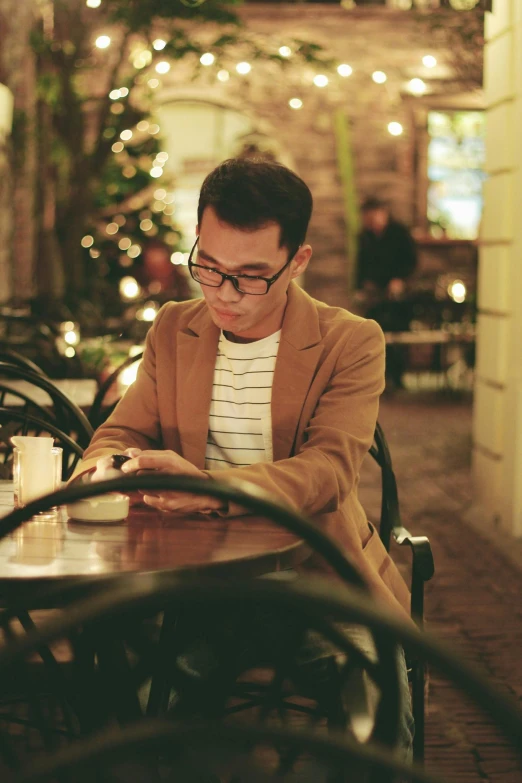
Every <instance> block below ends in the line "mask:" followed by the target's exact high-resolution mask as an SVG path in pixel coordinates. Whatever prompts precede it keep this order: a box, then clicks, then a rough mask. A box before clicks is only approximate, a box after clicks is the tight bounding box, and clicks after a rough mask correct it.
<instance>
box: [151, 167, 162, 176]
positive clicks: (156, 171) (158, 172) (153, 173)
mask: <svg viewBox="0 0 522 783" xmlns="http://www.w3.org/2000/svg"><path fill="white" fill-rule="evenodd" d="M149 174H150V176H151V177H156V178H157V177H161V175H162V174H163V169H162V168H161V166H153V167H152V168H151V170H150V172H149Z"/></svg>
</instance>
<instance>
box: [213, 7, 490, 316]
mask: <svg viewBox="0 0 522 783" xmlns="http://www.w3.org/2000/svg"><path fill="white" fill-rule="evenodd" d="M241 15H242V17H243V18H244V20H245V22H246V24H247V25H248V27H249V28H250V29H252V30H255V31H257V32H259V33H261V34H267V35H273V36H275V37H276V39H278V40H280V41H281V43H283V44H284V43H285V42H286V41H287V40H289V39H291V38H298V39H304V40H312V41H315V42H317V43H320V44H322V45H323V46H324V47H325V49H326V50H327V51H328V52H331V53H332V54H333V55H334V56H335V57H336V58H338V60H339V61H341V62H346V63H348V64H350V65H351V67H352V68H353V74H352V75H351V76H350V77H349V78H346V79H342V78H340V77H338V78H337V77H336V78H335V79H332V80H331V83H330V84H329V85H328V86H327V87H326V88H325V89H324V90H321V89H319V88H317V87H315V86H314V85H313V84H310V83H309V82H308V83H306V75H307V74H306V73H303V80H302V81H301V83H296V84H295V86H294V87H293V92H294V93H295V94H296V95H297V96H298V97H301V98H302V100H303V107H302V109H300V110H299V111H292V110H291V109H290V108H289V107H288V103H287V101H288V96H289V93H288V88H287V87H283V86H282V85H281V86H280V87H279V88H277V86H275V85H274V86H272V89H271V90H270V93H269V95H268V96H267V94H266V89H263V88H262V86H256V83H255V77H252V80H251V90H250V108H251V110H252V111H254V112H256V113H257V114H258V115H259V116H261V117H264V118H268V119H269V120H270V122H271V123H272V126H273V129H274V133H276V134H277V137H278V140H279V142H280V143H281V144H282V145H283V147H286V148H287V149H288V150H290V151H291V154H292V156H293V160H294V162H295V167H296V170H297V171H298V173H300V174H301V176H303V178H304V179H305V180H306V181H307V182H308V184H309V185H310V187H311V190H312V192H313V194H314V199H315V209H314V216H313V219H312V223H311V226H310V233H309V240H310V242H311V244H312V245H313V246H314V258H313V261H312V263H311V265H310V267H309V271H308V272H307V276H306V282H305V284H306V288H307V289H308V290H309V291H310V293H311V294H312V295H313V296H316V297H317V298H319V299H322V300H324V301H326V302H328V303H329V304H335V305H340V306H344V307H347V306H349V303H350V290H349V271H348V270H349V268H350V264H353V259H349V258H348V257H347V246H346V224H345V205H344V202H343V198H344V197H343V189H342V185H341V179H340V172H339V167H338V162H337V153H336V139H335V134H334V114H335V112H336V111H339V110H341V111H343V112H345V113H346V116H347V118H348V121H349V124H350V135H351V139H352V155H353V160H354V166H355V191H356V193H357V196H358V200H359V201H362V200H363V199H364V197H366V196H368V195H379V196H381V197H382V198H384V199H386V200H388V202H389V203H390V204H391V206H392V211H393V213H394V215H395V216H396V217H397V218H399V219H401V220H403V221H404V222H406V223H407V224H408V225H410V226H411V227H413V228H415V227H416V228H418V230H419V232H420V233H422V230H423V226H422V225H420V224H419V217H420V216H421V215H422V214H423V211H422V204H420V203H418V198H419V196H418V191H419V187H420V188H421V189H422V187H423V183H422V172H421V171H418V170H417V165H418V153H419V149H420V147H421V146H422V144H423V143H424V139H425V132H424V127H422V121H421V127H420V128H419V127H418V125H419V122H418V116H419V114H420V115H421V116H422V114H423V113H424V116H425V109H426V107H429V105H430V100H434V98H433V97H431V96H430V95H426V96H425V97H423V98H413V97H412V96H411V95H410V94H409V93H408V92H407V90H406V83H407V81H408V80H409V79H411V78H413V77H422V78H423V79H424V80H425V82H426V83H427V84H428V85H430V83H431V84H432V87H431V88H430V89H431V90H432V91H433V92H434V93H435V92H436V93H441V92H442V93H444V92H446V94H447V96H450V95H451V94H452V93H455V92H458V91H459V90H465V91H467V92H469V91H471V89H472V88H473V84H472V83H470V82H469V79H468V81H466V79H464V81H459V79H460V77H459V78H457V75H456V70H457V69H456V68H455V58H457V60H458V57H459V55H458V52H455V51H451V49H450V42H451V41H454V37H453V35H452V36H450V35H449V34H448V35H447V36H446V35H445V34H444V32H443V31H442V33H441V31H440V30H439V31H438V32H434V31H433V30H432V22H431V21H430V17H428V16H419V15H416V14H413V13H404V12H400V11H394V10H392V9H386V8H380V9H376V8H373V9H370V8H366V9H362V8H361V9H356V10H351V11H347V10H345V9H343V8H342V7H341V6H330V5H320V4H313V3H311V4H307V3H304V4H303V3H301V4H297V5H294V4H277V5H274V4H263V3H249V4H247V5H246V6H244V7H243V8H242V9H241ZM457 17H458V15H457V16H455V14H454V15H453V16H452V17H448V18H449V19H450V21H451V22H452V24H454V23H455V20H456V18H457ZM427 53H430V54H434V55H435V56H436V57H437V60H438V65H437V68H436V69H435V70H434V71H433V72H432V71H429V70H428V69H427V68H425V67H424V66H423V65H422V57H423V55H425V54H427ZM476 57H477V60H478V61H479V62H480V61H481V58H482V53H481V52H480V51H477V53H476ZM479 67H480V66H479ZM316 70H317V69H316ZM376 70H382V71H385V72H386V74H387V76H388V80H387V82H386V84H384V85H379V84H375V83H374V82H373V81H372V78H371V74H372V73H373V72H374V71H376ZM280 78H281V80H282V79H283V78H284V77H280ZM475 87H476V85H475ZM229 89H230V90H231V89H233V88H232V87H230V88H229ZM290 97H291V96H290ZM457 105H458V103H457ZM393 120H395V121H399V122H401V124H402V125H403V127H404V134H403V135H402V136H400V137H393V136H391V135H390V134H389V132H388V129H387V125H388V123H389V122H390V121H393Z"/></svg>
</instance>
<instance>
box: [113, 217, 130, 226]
mask: <svg viewBox="0 0 522 783" xmlns="http://www.w3.org/2000/svg"><path fill="white" fill-rule="evenodd" d="M113 221H114V222H115V223H116V224H117V225H118V226H119V227H120V228H121V227H122V226H124V225H125V223H126V222H127V218H126V217H125V215H115V216H114V217H113Z"/></svg>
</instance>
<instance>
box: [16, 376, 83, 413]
mask: <svg viewBox="0 0 522 783" xmlns="http://www.w3.org/2000/svg"><path fill="white" fill-rule="evenodd" d="M50 380H51V383H52V384H53V385H54V386H56V387H57V388H58V389H60V391H61V392H63V393H64V394H65V395H66V396H67V397H69V399H70V400H72V401H73V402H74V403H76V405H78V407H79V408H89V407H90V406H91V405H92V401H93V400H94V396H95V394H96V391H97V388H98V385H97V383H96V381H95V380H94V379H93V378H51V379H50ZM1 382H2V385H3V386H9V388H11V389H13V390H14V391H20V392H22V393H23V394H25V395H27V396H28V397H30V398H31V399H32V400H34V401H35V402H36V403H37V405H41V406H42V407H45V406H46V405H51V404H52V400H51V398H50V397H49V395H48V394H47V392H46V391H44V390H43V389H39V388H38V387H37V386H34V385H33V384H32V383H29V381H24V380H18V379H14V378H2V381H1ZM6 402H7V403H8V404H9V405H21V404H22V402H21V401H20V400H17V399H16V397H9V398H8V399H7V401H6Z"/></svg>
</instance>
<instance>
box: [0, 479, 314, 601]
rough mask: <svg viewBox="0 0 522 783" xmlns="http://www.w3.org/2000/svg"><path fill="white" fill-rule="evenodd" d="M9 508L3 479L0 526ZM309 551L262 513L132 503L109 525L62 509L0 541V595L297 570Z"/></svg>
mask: <svg viewBox="0 0 522 783" xmlns="http://www.w3.org/2000/svg"><path fill="white" fill-rule="evenodd" d="M12 507H13V494H12V484H11V483H10V482H6V481H3V482H0V530H1V517H2V516H4V515H5V514H7V513H8V512H9V511H10V510H11V509H12ZM308 554H309V550H308V548H307V546H306V545H305V544H304V543H303V542H302V541H301V540H300V539H298V538H296V536H294V535H293V534H292V533H290V532H288V531H286V530H284V529H282V528H279V527H277V526H275V525H273V524H271V523H270V522H268V521H267V520H266V519H263V518H259V517H253V516H242V517H233V518H229V519H224V518H208V517H204V516H202V515H198V516H192V517H180V516H176V515H174V514H169V513H164V512H159V511H156V510H154V509H151V508H149V507H146V506H133V507H131V511H130V514H129V517H128V519H127V520H125V521H124V522H121V523H117V524H110V525H107V524H86V523H79V522H75V521H73V520H70V519H68V518H67V515H66V512H65V510H64V509H61V510H60V511H59V512H58V513H57V514H56V515H55V518H54V519H48V518H43V517H42V518H38V517H37V518H33V519H32V520H30V521H28V522H25V523H24V524H23V525H22V526H21V527H20V528H18V529H17V530H16V531H15V532H14V533H12V534H10V535H9V536H7V537H5V538H3V539H1V540H0V594H2V596H4V597H5V596H6V595H8V594H9V593H11V592H12V593H13V594H15V593H18V594H19V592H20V590H25V588H29V589H31V590H34V589H36V588H37V587H38V586H40V585H49V584H51V583H54V582H57V581H60V583H63V580H65V581H69V582H73V581H76V580H79V579H82V580H88V581H95V582H100V581H103V580H107V579H110V578H112V577H114V576H115V575H117V574H121V573H125V572H127V573H129V572H146V571H161V570H166V571H176V572H180V573H188V574H191V575H192V574H194V573H203V572H204V573H206V574H213V575H225V576H234V577H236V576H239V577H241V576H248V577H255V576H260V575H262V574H266V573H270V572H274V571H279V570H284V569H287V568H293V567H295V566H296V565H298V564H299V563H300V562H302V561H303V560H304V559H306V557H307V556H308Z"/></svg>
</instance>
